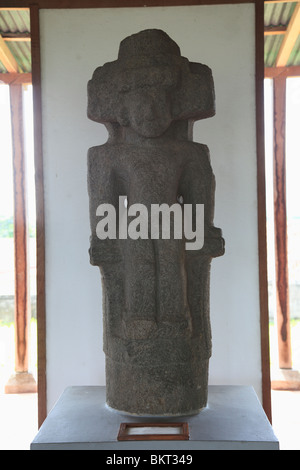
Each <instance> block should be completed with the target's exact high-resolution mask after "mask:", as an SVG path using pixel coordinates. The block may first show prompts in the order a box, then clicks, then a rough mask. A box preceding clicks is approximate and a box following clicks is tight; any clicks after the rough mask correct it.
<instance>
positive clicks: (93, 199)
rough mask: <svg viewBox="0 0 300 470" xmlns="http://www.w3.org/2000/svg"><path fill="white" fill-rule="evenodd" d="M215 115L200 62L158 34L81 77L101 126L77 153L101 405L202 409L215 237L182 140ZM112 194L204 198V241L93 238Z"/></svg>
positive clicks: (134, 39)
mask: <svg viewBox="0 0 300 470" xmlns="http://www.w3.org/2000/svg"><path fill="white" fill-rule="evenodd" d="M214 112H215V98H214V87H213V79H212V73H211V70H210V69H209V68H208V67H207V66H206V65H202V64H198V63H193V62H189V61H188V60H187V59H186V58H184V57H182V56H181V55H180V49H179V47H178V46H177V44H176V43H175V42H174V41H173V40H172V39H171V38H169V36H168V35H167V34H166V33H164V32H163V31H161V30H146V31H142V32H140V33H138V34H134V35H132V36H130V37H128V38H126V39H124V40H123V41H122V42H121V44H120V49H119V56H118V59H117V60H116V61H114V62H110V63H106V64H104V65H103V66H102V67H98V68H97V69H96V70H95V72H94V74H93V77H92V79H91V80H90V81H89V83H88V117H89V118H90V119H92V120H94V121H97V122H99V123H103V124H105V126H106V127H107V129H108V131H109V139H108V141H107V143H106V144H105V145H102V146H98V147H93V148H91V149H89V153H88V188H89V198H90V221H91V247H90V260H91V263H92V264H93V265H95V266H99V267H100V269H101V274H102V286H103V299H104V301H103V315H104V351H105V354H106V380H107V403H108V404H109V405H110V406H111V407H113V408H115V409H118V410H121V411H126V412H129V413H133V414H139V415H143V414H146V415H180V414H190V413H195V412H198V411H199V410H200V409H201V408H203V407H205V406H206V401H207V381H208V362H209V357H210V355H211V330H210V319H209V275H210V263H211V259H212V257H215V256H220V255H222V254H223V253H224V240H223V238H222V236H221V231H220V229H217V228H215V227H214V226H213V212H214V191H215V180H214V175H213V172H212V169H211V165H210V157H209V151H208V148H207V147H206V146H205V145H202V144H198V143H194V142H192V125H193V122H194V121H195V120H197V119H203V118H207V117H210V116H213V115H214ZM120 196H127V203H128V207H130V206H131V205H132V204H135V203H139V204H144V206H145V207H147V209H148V211H149V214H150V210H151V205H152V204H163V203H166V204H168V205H169V206H171V205H173V204H175V203H177V202H178V201H179V202H180V203H181V204H183V205H184V204H192V205H193V207H195V205H196V204H204V214H205V215H204V237H205V239H204V246H203V248H202V249H200V250H186V249H185V239H184V237H183V239H174V237H171V238H170V239H169V240H166V239H151V238H150V237H149V238H148V239H137V240H132V239H130V238H128V239H119V237H118V236H117V237H116V239H108V238H107V239H105V240H100V239H99V238H98V236H97V233H96V227H97V223H98V222H99V217H98V216H97V215H96V211H97V208H98V206H99V205H100V204H104V203H105V204H112V205H113V206H114V207H115V208H116V213H117V215H118V213H119V206H118V204H119V197H120ZM150 223H151V221H150V220H149V227H150ZM118 228H119V227H118V226H117V235H118ZM171 234H172V230H171Z"/></svg>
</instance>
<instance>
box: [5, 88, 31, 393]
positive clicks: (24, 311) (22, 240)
mask: <svg viewBox="0 0 300 470" xmlns="http://www.w3.org/2000/svg"><path fill="white" fill-rule="evenodd" d="M22 95H23V89H22V85H10V108H11V124H12V143H13V181H14V248H15V348H16V349H15V374H14V375H13V376H12V377H10V379H9V381H8V383H7V384H6V386H5V393H25V392H31V393H33V392H36V390H37V387H36V382H35V380H34V378H33V376H32V375H31V374H30V373H29V372H28V338H29V331H28V323H29V312H30V303H29V302H30V293H29V276H28V267H29V266H28V249H27V242H28V234H27V202H26V162H25V152H24V131H23V99H22Z"/></svg>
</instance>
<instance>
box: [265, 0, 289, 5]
mask: <svg viewBox="0 0 300 470" xmlns="http://www.w3.org/2000/svg"><path fill="white" fill-rule="evenodd" d="M268 3H295V0H265V4H267V5H268Z"/></svg>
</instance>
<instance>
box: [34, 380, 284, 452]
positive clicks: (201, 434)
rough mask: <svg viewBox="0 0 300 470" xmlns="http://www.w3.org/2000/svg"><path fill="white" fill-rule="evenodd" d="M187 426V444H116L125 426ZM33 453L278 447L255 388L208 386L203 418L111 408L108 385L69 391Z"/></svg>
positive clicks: (52, 416)
mask: <svg viewBox="0 0 300 470" xmlns="http://www.w3.org/2000/svg"><path fill="white" fill-rule="evenodd" d="M162 421H164V422H166V423H172V422H173V423H174V422H182V421H184V422H188V425H189V432H190V438H189V440H188V441H175V440H174V441H173V440H172V441H118V440H117V436H118V432H119V427H120V424H121V423H122V422H127V423H139V422H140V423H145V422H147V423H155V422H162ZM30 448H31V450H101V449H105V450H132V449H134V450H139V449H143V450H157V449H158V450H159V449H164V450H176V451H181V450H182V451H185V450H194V449H199V450H200V449H202V450H204V449H206V450H227V449H228V450H278V449H279V443H278V440H277V438H276V436H275V435H274V432H273V430H272V427H271V425H270V423H269V421H268V419H267V417H266V415H265V413H264V411H263V409H262V406H261V404H260V402H259V400H258V398H257V396H256V394H255V392H254V390H253V388H252V387H245V386H217V385H213V386H209V395H208V406H207V408H205V409H203V410H202V411H201V412H200V413H199V414H197V415H193V416H181V417H176V418H161V417H160V418H149V417H147V418H145V417H135V416H129V415H127V414H125V413H119V412H116V411H113V410H111V409H110V408H108V407H107V405H106V404H105V387H97V386H86V387H84V386H76V387H68V388H67V389H66V390H65V391H64V393H63V394H62V396H61V397H60V398H59V400H58V402H57V403H56V405H55V406H54V408H53V409H52V411H51V412H50V413H49V415H48V417H47V418H46V420H45V421H44V423H43V425H42V426H41V428H40V430H39V432H38V434H37V436H36V437H35V439H34V440H33V442H32V443H31V447H30Z"/></svg>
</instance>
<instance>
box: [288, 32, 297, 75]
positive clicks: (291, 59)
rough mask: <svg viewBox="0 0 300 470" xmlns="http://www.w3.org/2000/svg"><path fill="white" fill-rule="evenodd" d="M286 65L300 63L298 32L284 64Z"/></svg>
mask: <svg viewBox="0 0 300 470" xmlns="http://www.w3.org/2000/svg"><path fill="white" fill-rule="evenodd" d="M286 65H287V66H288V67H290V66H291V65H300V34H299V36H298V39H297V41H296V43H295V45H294V47H293V50H292V52H291V55H290V57H289V60H288V62H287V64H286Z"/></svg>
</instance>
